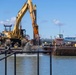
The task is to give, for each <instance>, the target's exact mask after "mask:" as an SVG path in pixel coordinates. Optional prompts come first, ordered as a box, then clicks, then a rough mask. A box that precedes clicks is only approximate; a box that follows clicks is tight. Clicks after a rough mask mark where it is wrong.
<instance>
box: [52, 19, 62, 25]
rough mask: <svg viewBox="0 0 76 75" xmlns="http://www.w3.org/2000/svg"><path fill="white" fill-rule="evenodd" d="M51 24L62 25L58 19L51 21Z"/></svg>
mask: <svg viewBox="0 0 76 75" xmlns="http://www.w3.org/2000/svg"><path fill="white" fill-rule="evenodd" d="M53 23H54V24H55V25H60V26H61V25H63V23H61V22H60V21H59V20H58V19H54V20H53Z"/></svg>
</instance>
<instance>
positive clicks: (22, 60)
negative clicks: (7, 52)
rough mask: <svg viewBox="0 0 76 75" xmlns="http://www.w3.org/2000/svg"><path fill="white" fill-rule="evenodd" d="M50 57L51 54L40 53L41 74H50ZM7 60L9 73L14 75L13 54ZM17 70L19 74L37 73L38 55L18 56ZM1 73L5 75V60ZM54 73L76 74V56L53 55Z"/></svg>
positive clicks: (35, 74)
mask: <svg viewBox="0 0 76 75" xmlns="http://www.w3.org/2000/svg"><path fill="white" fill-rule="evenodd" d="M2 57H3V55H0V58H2ZM49 59H50V57H49V55H45V54H44V55H40V60H39V72H40V73H39V75H50V60H49ZM7 60H8V62H7V63H8V64H7V75H14V58H13V56H12V57H9V58H8V59H7ZM16 71H17V72H16V74H17V75H37V56H18V57H17V62H16ZM0 75H5V62H4V60H2V61H0ZM52 75H76V56H52Z"/></svg>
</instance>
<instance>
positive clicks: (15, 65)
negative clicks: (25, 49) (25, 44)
mask: <svg viewBox="0 0 76 75" xmlns="http://www.w3.org/2000/svg"><path fill="white" fill-rule="evenodd" d="M14 75H16V53H14Z"/></svg>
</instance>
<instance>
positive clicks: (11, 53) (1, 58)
mask: <svg viewBox="0 0 76 75" xmlns="http://www.w3.org/2000/svg"><path fill="white" fill-rule="evenodd" d="M14 53H16V52H12V53H11V54H9V55H7V56H5V57H3V58H1V59H0V61H2V60H4V59H5V58H7V57H10V56H11V55H13V54H14Z"/></svg>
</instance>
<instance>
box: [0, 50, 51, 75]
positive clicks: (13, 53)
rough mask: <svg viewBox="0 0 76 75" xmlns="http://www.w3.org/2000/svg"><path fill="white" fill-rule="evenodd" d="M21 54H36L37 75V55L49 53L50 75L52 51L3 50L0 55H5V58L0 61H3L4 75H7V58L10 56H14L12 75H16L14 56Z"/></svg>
mask: <svg viewBox="0 0 76 75" xmlns="http://www.w3.org/2000/svg"><path fill="white" fill-rule="evenodd" d="M23 53H36V54H37V75H39V54H40V53H49V56H50V64H49V65H50V75H52V51H51V50H46V51H45V50H44V51H14V50H5V51H2V52H0V55H2V54H5V57H2V58H0V61H2V60H5V75H7V61H8V60H7V58H8V57H10V56H11V55H14V75H16V55H17V54H23Z"/></svg>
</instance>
